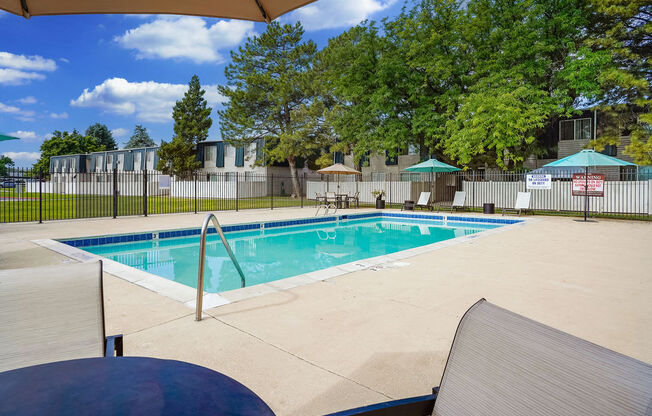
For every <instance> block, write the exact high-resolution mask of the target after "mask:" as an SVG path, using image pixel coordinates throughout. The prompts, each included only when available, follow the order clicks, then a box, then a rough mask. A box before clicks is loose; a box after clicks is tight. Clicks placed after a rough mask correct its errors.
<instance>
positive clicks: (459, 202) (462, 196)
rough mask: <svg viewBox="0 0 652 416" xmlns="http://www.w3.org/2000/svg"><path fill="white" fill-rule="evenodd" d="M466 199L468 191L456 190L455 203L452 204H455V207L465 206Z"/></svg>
mask: <svg viewBox="0 0 652 416" xmlns="http://www.w3.org/2000/svg"><path fill="white" fill-rule="evenodd" d="M465 200H466V192H464V191H456V192H455V196H454V197H453V205H452V206H454V207H463V206H464V201H465Z"/></svg>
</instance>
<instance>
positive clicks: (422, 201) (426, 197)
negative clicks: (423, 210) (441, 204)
mask: <svg viewBox="0 0 652 416" xmlns="http://www.w3.org/2000/svg"><path fill="white" fill-rule="evenodd" d="M429 202H430V192H421V195H419V200H418V201H417V205H428V203H429Z"/></svg>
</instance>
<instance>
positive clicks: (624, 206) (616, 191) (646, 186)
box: [462, 180, 652, 215]
mask: <svg viewBox="0 0 652 416" xmlns="http://www.w3.org/2000/svg"><path fill="white" fill-rule="evenodd" d="M525 188H526V187H525V182H522V181H517V182H471V181H463V182H462V190H463V191H465V192H466V201H465V205H466V206H474V207H481V206H482V204H483V203H494V204H495V205H496V207H497V208H510V207H514V204H515V202H516V194H517V193H518V192H530V193H531V197H530V208H531V209H536V210H544V211H583V210H584V204H585V198H583V197H580V196H573V195H572V183H571V182H570V181H553V182H552V186H551V189H533V190H529V191H527V190H526V189H525ZM589 209H590V211H592V212H599V213H619V214H650V215H652V180H648V181H606V182H605V184H604V197H590V198H589Z"/></svg>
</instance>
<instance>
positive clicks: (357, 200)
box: [346, 191, 360, 208]
mask: <svg viewBox="0 0 652 416" xmlns="http://www.w3.org/2000/svg"><path fill="white" fill-rule="evenodd" d="M346 199H347V202H348V204H349V206H351V202H355V207H356V208H360V191H356V193H354V194H353V196H347V197H346Z"/></svg>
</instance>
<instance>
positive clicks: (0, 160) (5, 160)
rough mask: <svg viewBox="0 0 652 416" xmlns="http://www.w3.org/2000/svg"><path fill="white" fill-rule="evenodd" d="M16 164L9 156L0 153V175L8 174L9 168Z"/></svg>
mask: <svg viewBox="0 0 652 416" xmlns="http://www.w3.org/2000/svg"><path fill="white" fill-rule="evenodd" d="M13 166H14V161H13V160H11V158H10V157H9V156H5V155H0V176H8V175H9V168H11V167H13Z"/></svg>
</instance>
